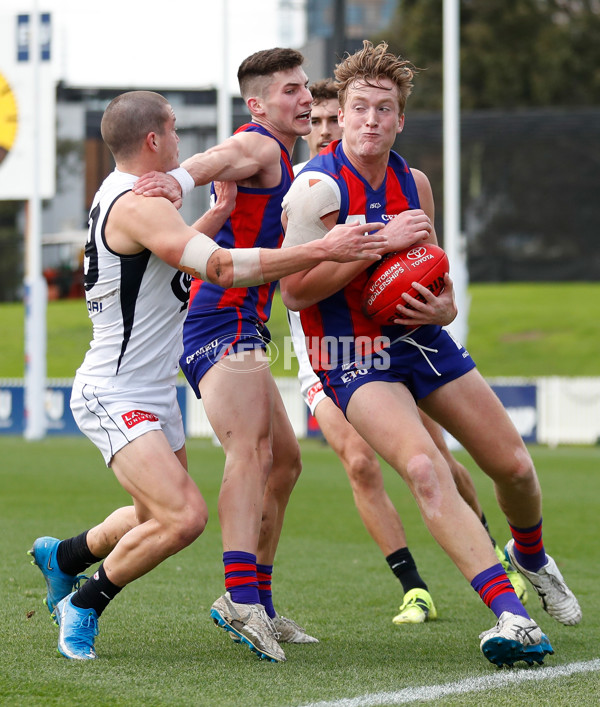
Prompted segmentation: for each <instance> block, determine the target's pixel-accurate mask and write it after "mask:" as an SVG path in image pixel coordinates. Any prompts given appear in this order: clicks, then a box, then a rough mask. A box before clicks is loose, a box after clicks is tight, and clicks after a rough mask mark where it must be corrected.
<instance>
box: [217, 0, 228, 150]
mask: <svg viewBox="0 0 600 707" xmlns="http://www.w3.org/2000/svg"><path fill="white" fill-rule="evenodd" d="M228 13H229V2H228V0H221V85H220V86H219V91H218V105H217V110H218V116H217V142H219V143H221V142H223V140H226V139H227V138H228V137H229V136H230V135H231V93H230V91H229V14H228Z"/></svg>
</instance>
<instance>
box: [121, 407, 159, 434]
mask: <svg viewBox="0 0 600 707" xmlns="http://www.w3.org/2000/svg"><path fill="white" fill-rule="evenodd" d="M121 417H122V418H123V422H124V423H125V426H126V427H127V429H129V430H130V429H131V428H132V427H135V426H136V425H139V424H140V422H158V417H156V415H154V414H153V413H151V412H145V411H144V410H130V411H129V412H124V413H123V414H122V415H121Z"/></svg>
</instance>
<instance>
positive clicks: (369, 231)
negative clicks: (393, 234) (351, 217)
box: [323, 221, 388, 263]
mask: <svg viewBox="0 0 600 707" xmlns="http://www.w3.org/2000/svg"><path fill="white" fill-rule="evenodd" d="M382 229H383V224H382V223H381V222H379V221H377V222H373V223H360V222H358V221H356V222H355V223H340V224H337V226H334V227H333V228H332V229H331V231H329V233H328V234H327V235H326V236H325V238H324V239H323V243H324V244H326V245H327V247H328V248H329V258H328V259H329V260H334V261H335V262H338V263H349V262H352V261H354V260H373V261H374V260H380V259H381V253H382V252H387V250H388V248H387V245H388V244H387V237H386V236H385V234H384V233H383V232H382Z"/></svg>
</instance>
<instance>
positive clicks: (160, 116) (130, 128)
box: [100, 91, 169, 159]
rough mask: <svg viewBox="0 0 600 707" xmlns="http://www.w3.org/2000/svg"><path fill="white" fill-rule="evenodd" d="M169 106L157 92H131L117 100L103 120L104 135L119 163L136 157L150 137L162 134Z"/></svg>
mask: <svg viewBox="0 0 600 707" xmlns="http://www.w3.org/2000/svg"><path fill="white" fill-rule="evenodd" d="M168 105H169V102H168V101H167V99H166V98H165V97H164V96H161V95H160V93H154V91H128V92H127V93H122V94H121V95H120V96H117V97H116V98H113V100H112V101H111V102H110V103H109V104H108V107H107V108H106V110H105V111H104V115H103V116H102V122H101V124H100V131H101V133H102V139H103V140H104V142H105V143H106V144H107V146H108V149H109V150H110V151H111V152H112V154H113V156H114V157H115V159H127V158H128V157H131V156H132V155H134V154H135V152H136V151H137V150H138V149H139V147H140V145H141V143H142V142H143V141H144V140H145V138H146V135H148V133H151V132H155V133H158V134H162V132H163V131H164V129H165V123H166V122H167V120H168V118H169V111H168V109H167V106H168Z"/></svg>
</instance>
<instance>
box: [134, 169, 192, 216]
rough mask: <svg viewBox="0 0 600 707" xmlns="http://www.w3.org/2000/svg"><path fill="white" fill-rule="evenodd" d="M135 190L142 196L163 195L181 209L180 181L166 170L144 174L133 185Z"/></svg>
mask: <svg viewBox="0 0 600 707" xmlns="http://www.w3.org/2000/svg"><path fill="white" fill-rule="evenodd" d="M133 192H134V194H140V195H142V196H162V197H164V198H165V199H168V200H169V201H170V202H171V203H172V204H173V206H174V207H175V208H176V209H180V208H181V205H182V204H183V199H182V196H181V186H180V184H179V182H178V181H177V180H176V179H175V177H173V176H171V175H170V174H166V173H165V172H156V171H155V172H148V173H147V174H144V175H142V176H141V177H140V178H139V179H138V180H137V182H136V183H135V184H134V185H133Z"/></svg>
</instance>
